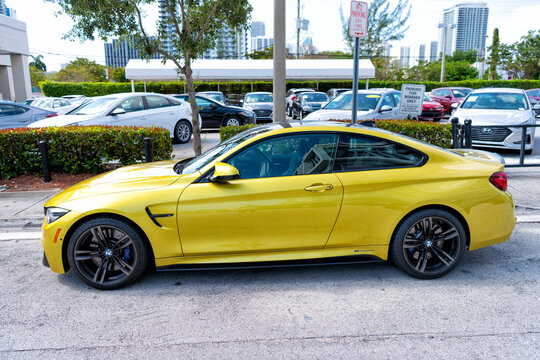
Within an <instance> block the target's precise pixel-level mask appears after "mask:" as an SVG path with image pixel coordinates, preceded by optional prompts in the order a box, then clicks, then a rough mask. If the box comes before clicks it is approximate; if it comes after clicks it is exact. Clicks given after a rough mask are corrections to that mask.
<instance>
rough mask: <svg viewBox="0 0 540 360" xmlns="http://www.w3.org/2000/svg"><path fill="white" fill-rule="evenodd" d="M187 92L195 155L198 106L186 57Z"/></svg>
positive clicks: (197, 151) (197, 150) (198, 133)
mask: <svg viewBox="0 0 540 360" xmlns="http://www.w3.org/2000/svg"><path fill="white" fill-rule="evenodd" d="M184 75H185V76H186V85H187V92H188V95H189V102H190V103H191V114H192V119H193V120H192V122H193V150H194V151H195V156H199V155H200V154H201V129H200V128H199V107H198V106H197V100H196V98H195V87H194V86H193V77H192V75H193V71H192V70H191V61H189V60H188V59H186V62H185V71H184Z"/></svg>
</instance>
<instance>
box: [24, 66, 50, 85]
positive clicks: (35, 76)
mask: <svg viewBox="0 0 540 360" xmlns="http://www.w3.org/2000/svg"><path fill="white" fill-rule="evenodd" d="M28 70H30V83H31V84H32V86H34V87H38V86H39V83H40V82H41V81H43V80H45V79H46V76H45V72H43V70H41V69H38V68H37V67H35V66H33V65H29V66H28Z"/></svg>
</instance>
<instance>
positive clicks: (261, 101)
mask: <svg viewBox="0 0 540 360" xmlns="http://www.w3.org/2000/svg"><path fill="white" fill-rule="evenodd" d="M243 105H244V108H246V109H248V110H251V111H253V112H254V113H255V121H256V122H257V123H263V122H272V116H273V114H274V97H273V95H272V93H271V92H250V93H247V94H246V95H245V96H244V100H243Z"/></svg>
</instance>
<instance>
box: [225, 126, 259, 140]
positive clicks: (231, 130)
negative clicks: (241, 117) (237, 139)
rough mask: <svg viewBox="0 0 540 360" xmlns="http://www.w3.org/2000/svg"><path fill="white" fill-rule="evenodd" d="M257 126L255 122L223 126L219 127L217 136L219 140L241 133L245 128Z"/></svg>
mask: <svg viewBox="0 0 540 360" xmlns="http://www.w3.org/2000/svg"><path fill="white" fill-rule="evenodd" d="M254 126H257V125H255V124H247V125H242V126H223V127H221V128H220V129H219V138H220V139H221V141H225V140H227V139H230V138H232V137H233V136H234V135H236V134H238V133H241V132H242V131H245V130H247V129H251V128H252V127H254Z"/></svg>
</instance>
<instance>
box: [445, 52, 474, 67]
mask: <svg viewBox="0 0 540 360" xmlns="http://www.w3.org/2000/svg"><path fill="white" fill-rule="evenodd" d="M477 54H478V53H477V52H476V50H474V49H469V50H465V51H463V50H456V51H454V54H453V55H446V61H449V62H455V61H465V62H466V63H469V64H474V63H475V62H476V60H477Z"/></svg>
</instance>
